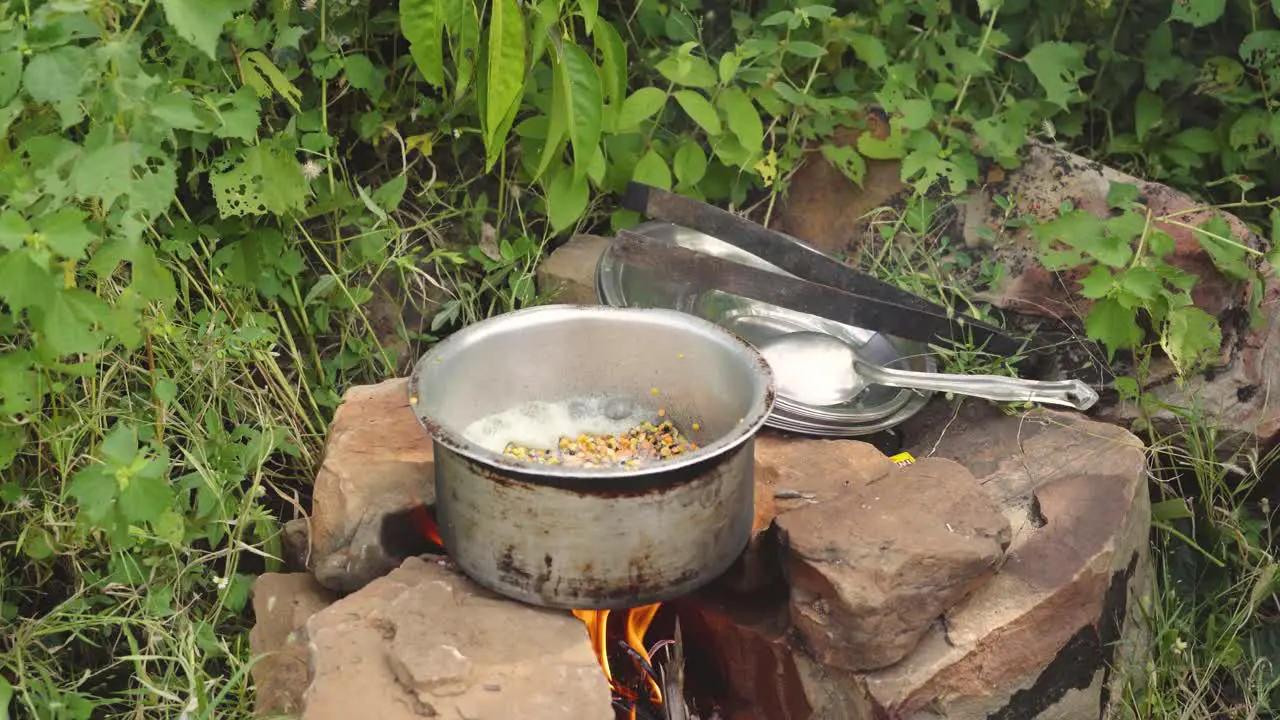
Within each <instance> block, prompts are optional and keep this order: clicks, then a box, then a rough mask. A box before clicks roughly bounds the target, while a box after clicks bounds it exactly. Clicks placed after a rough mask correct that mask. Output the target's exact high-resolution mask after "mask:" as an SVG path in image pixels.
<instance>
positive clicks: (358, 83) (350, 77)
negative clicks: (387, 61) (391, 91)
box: [342, 54, 387, 101]
mask: <svg viewBox="0 0 1280 720" xmlns="http://www.w3.org/2000/svg"><path fill="white" fill-rule="evenodd" d="M342 68H343V70H344V71H345V73H346V76H347V82H348V83H349V84H350V85H351V87H353V88H355V89H357V90H363V91H365V92H366V93H368V94H369V97H370V98H371V99H372V100H374V101H377V100H378V99H379V98H381V97H382V93H383V91H385V90H386V82H387V71H386V70H384V69H382V68H380V67H376V66H374V64H373V61H372V60H370V59H369V58H368V56H366V55H360V54H354V55H348V56H346V57H345V58H343V59H342Z"/></svg>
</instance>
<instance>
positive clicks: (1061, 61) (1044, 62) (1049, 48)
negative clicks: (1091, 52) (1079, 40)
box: [1022, 41, 1091, 109]
mask: <svg viewBox="0 0 1280 720" xmlns="http://www.w3.org/2000/svg"><path fill="white" fill-rule="evenodd" d="M1022 61H1023V62H1024V63H1026V65H1027V68H1028V69H1030V70H1031V72H1032V74H1034V75H1035V76H1036V79H1037V80H1039V81H1040V86H1041V87H1043V88H1044V92H1045V95H1046V96H1047V97H1048V99H1049V102H1051V103H1053V104H1055V105H1058V106H1060V107H1062V108H1063V109H1066V107H1067V106H1068V105H1069V104H1070V102H1071V99H1072V98H1073V97H1074V96H1076V95H1077V94H1078V93H1079V89H1080V88H1079V82H1080V79H1081V78H1083V77H1086V76H1087V75H1089V74H1091V71H1090V70H1089V69H1088V68H1087V67H1085V64H1084V51H1083V50H1082V49H1080V47H1078V46H1076V45H1072V44H1070V43H1064V42H1058V41H1051V42H1043V43H1040V44H1039V45H1036V46H1035V47H1033V48H1031V51H1030V52H1028V53H1027V54H1026V55H1025V56H1023V58H1022Z"/></svg>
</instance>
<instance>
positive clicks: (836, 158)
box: [820, 143, 867, 187]
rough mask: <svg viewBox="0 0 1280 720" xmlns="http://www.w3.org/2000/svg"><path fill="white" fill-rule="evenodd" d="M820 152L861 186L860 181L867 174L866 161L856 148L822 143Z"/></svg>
mask: <svg viewBox="0 0 1280 720" xmlns="http://www.w3.org/2000/svg"><path fill="white" fill-rule="evenodd" d="M820 152H821V153H822V157H823V158H825V159H826V161H827V162H829V163H831V164H832V165H834V166H835V167H836V169H837V170H839V171H840V172H841V173H843V174H844V176H845V177H847V178H849V179H850V180H852V181H853V183H854V184H855V185H858V186H859V187H861V186H862V181H863V179H864V178H865V177H866V175H867V162H866V160H863V159H862V155H861V154H859V153H858V151H857V150H855V149H853V148H852V147H849V146H848V145H832V144H831V143H824V144H823V145H822V147H821V148H820Z"/></svg>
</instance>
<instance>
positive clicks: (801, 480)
mask: <svg viewBox="0 0 1280 720" xmlns="http://www.w3.org/2000/svg"><path fill="white" fill-rule="evenodd" d="M755 462H756V468H755V523H754V525H753V535H752V538H751V541H750V544H749V545H748V547H747V550H746V552H744V553H743V554H742V557H740V558H739V559H738V561H737V562H736V563H735V564H734V566H733V567H732V568H730V569H729V571H728V572H726V573H725V575H724V576H723V577H721V578H720V580H719V583H720V585H721V586H723V587H726V588H728V589H732V590H734V591H736V592H738V593H740V594H745V593H752V592H756V591H758V590H760V589H761V588H763V587H765V586H767V585H769V584H770V583H774V582H776V581H777V580H779V578H780V573H781V564H780V562H779V560H780V559H781V557H780V554H779V553H778V551H777V539H776V532H774V531H773V522H774V520H775V519H776V518H777V517H778V515H780V514H782V513H785V512H788V511H790V510H795V509H797V508H802V507H807V506H809V505H812V504H814V503H817V502H822V501H824V500H829V499H832V498H834V497H836V496H838V495H840V494H841V493H843V492H844V491H846V490H848V489H849V488H850V487H854V486H860V485H866V484H868V483H871V482H873V481H875V480H878V479H880V478H882V477H884V476H885V475H887V474H888V473H889V472H890V471H892V470H894V469H896V467H895V465H894V464H893V462H892V461H890V460H889V458H887V457H886V456H885V455H884V453H881V452H880V451H879V450H877V449H876V448H874V447H872V446H871V445H869V444H867V443H864V442H859V441H857V440H815V439H811V438H803V437H798V436H794V435H791V436H788V435H783V434H780V433H775V432H772V431H770V430H767V429H766V430H764V431H762V432H761V433H760V434H759V435H758V436H756V442H755Z"/></svg>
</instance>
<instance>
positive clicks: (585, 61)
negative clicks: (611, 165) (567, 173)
mask: <svg viewBox="0 0 1280 720" xmlns="http://www.w3.org/2000/svg"><path fill="white" fill-rule="evenodd" d="M561 49H562V54H561V62H560V63H559V64H558V65H557V66H556V69H557V71H558V72H557V75H556V79H557V82H559V83H560V86H561V97H567V98H568V99H569V104H568V106H567V107H565V108H564V111H565V113H564V117H565V123H566V125H567V127H568V129H569V139H570V141H571V142H572V144H573V174H574V177H575V178H578V179H581V178H582V177H584V176H585V175H586V172H587V165H588V164H589V163H590V162H591V158H592V157H593V156H594V155H595V152H596V148H597V147H598V146H599V145H600V129H601V114H602V112H603V109H604V107H603V106H604V96H603V94H602V93H601V90H600V75H599V74H598V73H597V72H596V66H595V64H594V63H592V62H591V58H590V57H588V56H587V53H586V52H584V51H583V50H582V48H580V47H578V46H577V45H574V44H573V43H572V42H569V41H568V40H566V41H564V42H563V43H562V45H561Z"/></svg>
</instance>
